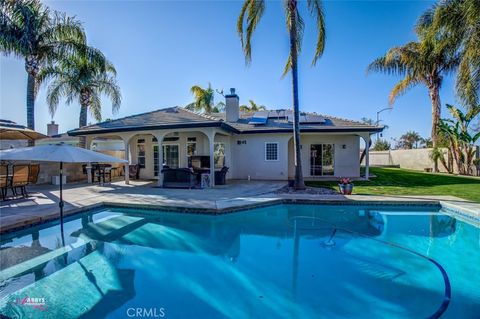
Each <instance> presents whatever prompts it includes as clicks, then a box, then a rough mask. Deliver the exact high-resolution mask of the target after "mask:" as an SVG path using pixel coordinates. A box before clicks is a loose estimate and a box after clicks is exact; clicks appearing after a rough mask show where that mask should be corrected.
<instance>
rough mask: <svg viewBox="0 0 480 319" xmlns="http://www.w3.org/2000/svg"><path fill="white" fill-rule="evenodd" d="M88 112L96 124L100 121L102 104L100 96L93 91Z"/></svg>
mask: <svg viewBox="0 0 480 319" xmlns="http://www.w3.org/2000/svg"><path fill="white" fill-rule="evenodd" d="M89 111H90V114H92V116H93V118H94V119H95V120H96V121H97V122H100V121H101V120H102V102H101V100H100V95H99V94H98V93H97V92H95V91H92V92H91V93H90V105H89Z"/></svg>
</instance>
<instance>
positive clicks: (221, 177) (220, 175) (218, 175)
mask: <svg viewBox="0 0 480 319" xmlns="http://www.w3.org/2000/svg"><path fill="white" fill-rule="evenodd" d="M228 169H229V168H228V167H226V166H224V167H222V169H221V170H219V171H216V172H215V185H225V184H226V183H227V180H226V176H227V173H228Z"/></svg>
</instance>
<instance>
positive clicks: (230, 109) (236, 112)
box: [225, 88, 240, 122]
mask: <svg viewBox="0 0 480 319" xmlns="http://www.w3.org/2000/svg"><path fill="white" fill-rule="evenodd" d="M225 113H226V120H227V122H236V121H238V118H239V117H240V104H239V98H238V95H237V94H235V88H231V89H230V94H227V95H225Z"/></svg>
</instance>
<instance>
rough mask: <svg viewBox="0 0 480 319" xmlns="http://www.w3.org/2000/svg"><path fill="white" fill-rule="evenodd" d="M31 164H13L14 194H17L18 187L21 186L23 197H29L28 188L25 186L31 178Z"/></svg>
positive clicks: (11, 185)
mask: <svg viewBox="0 0 480 319" xmlns="http://www.w3.org/2000/svg"><path fill="white" fill-rule="evenodd" d="M29 172H30V167H29V165H13V175H12V183H11V184H10V188H11V189H12V193H13V195H14V196H17V188H20V191H21V193H22V196H23V197H27V195H28V194H27V190H26V188H25V186H27V185H28V180H29Z"/></svg>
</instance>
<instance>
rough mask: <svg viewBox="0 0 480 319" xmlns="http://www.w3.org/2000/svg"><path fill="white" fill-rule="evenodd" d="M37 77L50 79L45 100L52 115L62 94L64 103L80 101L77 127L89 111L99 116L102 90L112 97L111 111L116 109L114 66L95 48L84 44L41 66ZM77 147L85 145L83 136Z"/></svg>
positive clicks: (100, 116)
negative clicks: (47, 64)
mask: <svg viewBox="0 0 480 319" xmlns="http://www.w3.org/2000/svg"><path fill="white" fill-rule="evenodd" d="M38 77H39V78H40V79H41V80H42V81H43V80H45V79H48V78H52V79H53V82H52V83H50V85H49V87H48V92H47V103H48V106H49V110H50V113H51V114H52V115H53V114H55V112H56V110H57V107H58V103H59V102H60V99H61V98H65V99H66V103H67V104H70V103H72V102H73V101H75V100H77V101H78V102H79V103H80V119H79V127H82V126H86V125H87V113H88V111H90V113H91V114H92V115H93V117H94V118H95V120H97V121H101V120H102V113H101V111H102V104H101V99H100V98H101V96H102V94H103V95H106V96H107V97H109V98H110V100H111V101H112V109H113V112H117V111H118V109H119V107H120V104H121V94H120V88H119V86H118V85H117V81H116V70H115V67H114V66H113V64H112V63H111V62H110V61H108V60H107V59H106V58H105V57H104V55H103V54H102V53H101V52H100V51H99V50H97V49H94V48H88V49H87V48H86V49H85V50H82V51H81V52H78V53H77V54H75V55H72V56H70V58H68V59H66V60H63V61H61V62H59V63H56V64H55V65H49V66H47V67H45V68H43V69H42V70H40V73H39V75H38ZM80 147H85V138H81V139H80Z"/></svg>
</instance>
